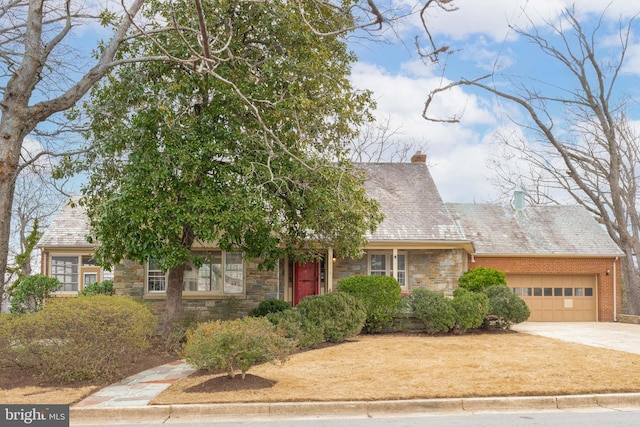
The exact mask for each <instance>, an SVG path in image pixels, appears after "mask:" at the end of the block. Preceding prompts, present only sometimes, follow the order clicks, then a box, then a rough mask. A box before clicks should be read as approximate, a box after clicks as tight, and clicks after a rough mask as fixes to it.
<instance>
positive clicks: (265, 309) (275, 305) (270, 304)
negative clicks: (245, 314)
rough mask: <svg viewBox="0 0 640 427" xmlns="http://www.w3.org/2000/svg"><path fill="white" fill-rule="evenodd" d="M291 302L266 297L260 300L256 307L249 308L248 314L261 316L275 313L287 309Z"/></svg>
mask: <svg viewBox="0 0 640 427" xmlns="http://www.w3.org/2000/svg"><path fill="white" fill-rule="evenodd" d="M290 308H291V304H289V303H288V302H287V301H283V300H279V299H268V300H264V301H262V302H261V303H260V304H258V306H257V307H256V308H254V309H253V310H251V313H250V315H251V316H253V317H263V316H266V315H267V314H269V313H277V312H279V311H285V310H289V309H290Z"/></svg>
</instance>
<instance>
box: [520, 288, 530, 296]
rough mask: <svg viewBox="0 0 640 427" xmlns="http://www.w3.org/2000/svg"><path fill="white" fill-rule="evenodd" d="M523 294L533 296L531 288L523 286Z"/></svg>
mask: <svg viewBox="0 0 640 427" xmlns="http://www.w3.org/2000/svg"><path fill="white" fill-rule="evenodd" d="M522 296H523V297H530V296H531V288H522Z"/></svg>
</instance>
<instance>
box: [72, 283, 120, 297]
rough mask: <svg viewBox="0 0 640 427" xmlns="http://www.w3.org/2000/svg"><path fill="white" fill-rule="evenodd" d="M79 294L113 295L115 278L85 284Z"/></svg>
mask: <svg viewBox="0 0 640 427" xmlns="http://www.w3.org/2000/svg"><path fill="white" fill-rule="evenodd" d="M78 295H82V296H89V295H113V280H105V281H103V282H100V283H93V284H91V285H87V286H85V287H84V288H83V289H82V290H81V291H80V292H78Z"/></svg>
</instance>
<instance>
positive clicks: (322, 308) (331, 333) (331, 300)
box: [297, 292, 367, 343]
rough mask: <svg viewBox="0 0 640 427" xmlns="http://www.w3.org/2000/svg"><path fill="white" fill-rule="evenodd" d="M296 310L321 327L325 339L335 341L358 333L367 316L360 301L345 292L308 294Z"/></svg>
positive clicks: (337, 341)
mask: <svg viewBox="0 0 640 427" xmlns="http://www.w3.org/2000/svg"><path fill="white" fill-rule="evenodd" d="M297 310H298V311H300V314H301V315H302V316H303V317H305V318H307V319H308V320H309V321H311V322H312V324H315V325H317V326H319V327H320V328H321V329H322V331H323V335H324V339H325V341H330V342H335V343H339V342H343V341H346V340H347V339H349V338H351V337H354V336H356V335H358V334H359V333H360V331H362V328H363V327H364V322H365V319H366V317H367V315H366V312H365V308H364V304H363V303H362V301H361V300H360V299H358V298H356V297H354V296H353V295H349V294H348V293H346V292H331V293H328V294H325V295H314V296H308V297H306V298H304V299H303V300H302V301H300V303H299V304H298V306H297Z"/></svg>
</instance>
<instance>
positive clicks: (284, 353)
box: [184, 317, 295, 378]
mask: <svg viewBox="0 0 640 427" xmlns="http://www.w3.org/2000/svg"><path fill="white" fill-rule="evenodd" d="M294 348H295V345H294V343H293V342H292V341H291V340H289V339H287V338H285V337H284V336H282V335H279V334H278V333H277V332H276V329H275V327H274V326H273V325H272V324H271V323H270V322H269V321H268V320H267V319H265V318H256V317H245V318H242V319H236V320H227V321H222V320H217V321H214V322H207V323H201V324H200V325H198V327H197V328H196V329H194V330H192V331H189V332H188V333H187V344H186V345H185V347H184V353H185V358H186V360H187V363H189V364H190V365H192V366H194V367H195V368H196V369H199V370H212V369H221V370H224V371H226V372H227V374H228V375H229V377H231V378H233V377H235V375H236V372H237V371H238V370H239V371H240V372H242V378H244V377H245V375H246V373H247V371H248V370H249V369H250V368H251V367H252V366H254V365H257V364H259V363H264V362H273V361H276V360H277V361H280V362H281V363H284V362H285V361H286V359H287V358H288V356H289V355H290V354H291V352H292V351H293V349H294Z"/></svg>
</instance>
